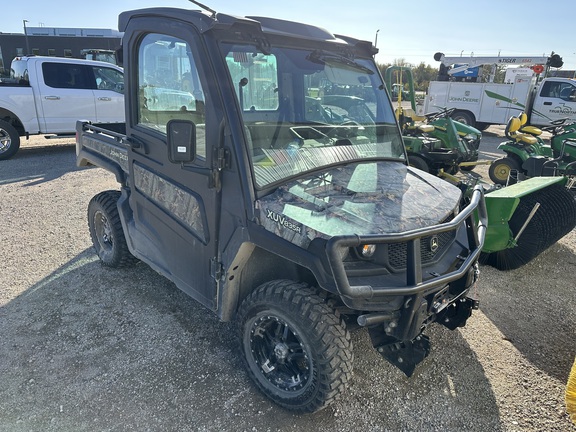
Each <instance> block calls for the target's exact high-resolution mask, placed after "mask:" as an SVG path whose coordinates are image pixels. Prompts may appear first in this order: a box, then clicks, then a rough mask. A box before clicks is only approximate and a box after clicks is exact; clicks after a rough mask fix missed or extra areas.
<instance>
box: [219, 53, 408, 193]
mask: <svg viewBox="0 0 576 432" xmlns="http://www.w3.org/2000/svg"><path fill="white" fill-rule="evenodd" d="M222 49H223V51H224V52H223V54H224V55H225V56H226V64H227V66H228V70H229V72H230V76H231V78H232V82H233V83H234V87H235V89H236V96H237V98H238V103H239V105H240V107H241V110H242V116H243V120H244V132H245V134H246V138H247V142H248V146H249V149H248V151H249V155H250V157H251V161H252V167H253V173H254V178H255V181H256V185H257V187H258V188H265V187H267V186H271V185H275V184H279V183H280V182H283V181H285V180H286V179H288V178H292V177H295V176H298V175H301V174H302V173H305V172H311V171H315V170H318V169H321V168H323V167H328V166H335V165H342V164H347V163H349V162H356V161H364V160H375V159H380V160H382V159H386V160H402V161H404V160H405V153H404V148H403V145H402V140H401V137H400V135H399V132H398V129H397V127H396V122H395V117H394V113H393V111H392V108H391V105H390V103H389V101H388V99H387V97H386V93H385V91H384V90H382V88H383V85H382V80H381V78H380V75H379V74H378V71H377V70H376V67H375V65H374V62H373V60H372V59H351V58H348V57H345V56H342V55H340V54H337V53H334V52H329V51H322V50H303V49H288V48H271V49H270V52H269V53H263V52H261V51H259V50H257V49H256V48H255V47H253V46H250V47H249V46H242V45H230V44H223V45H222Z"/></svg>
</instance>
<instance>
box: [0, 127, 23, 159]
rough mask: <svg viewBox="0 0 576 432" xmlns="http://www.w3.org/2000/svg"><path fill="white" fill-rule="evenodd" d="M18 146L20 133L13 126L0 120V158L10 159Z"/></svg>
mask: <svg viewBox="0 0 576 432" xmlns="http://www.w3.org/2000/svg"><path fill="white" fill-rule="evenodd" d="M19 148H20V135H18V131H17V130H16V128H15V127H14V126H12V125H11V124H10V123H8V122H7V121H4V120H0V160H3V159H10V158H11V157H12V156H14V155H15V154H16V152H17V151H18V149H19Z"/></svg>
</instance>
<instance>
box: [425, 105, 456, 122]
mask: <svg viewBox="0 0 576 432" xmlns="http://www.w3.org/2000/svg"><path fill="white" fill-rule="evenodd" d="M454 111H456V108H443V109H442V110H440V111H438V112H434V113H430V114H425V116H426V119H427V120H428V122H432V121H434V120H438V119H439V118H444V117H451V116H452V114H453V113H454Z"/></svg>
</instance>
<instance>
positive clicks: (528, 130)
mask: <svg viewBox="0 0 576 432" xmlns="http://www.w3.org/2000/svg"><path fill="white" fill-rule="evenodd" d="M520 132H523V133H527V134H530V135H534V136H538V135H542V129H540V128H537V127H536V126H523V127H522V128H521V129H520Z"/></svg>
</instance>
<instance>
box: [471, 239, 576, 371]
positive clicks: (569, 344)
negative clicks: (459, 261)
mask: <svg viewBox="0 0 576 432" xmlns="http://www.w3.org/2000/svg"><path fill="white" fill-rule="evenodd" d="M482 273H483V276H484V275H485V276H486V277H487V278H490V279H491V280H493V281H494V283H490V284H482V276H481V287H482V288H481V289H482V294H481V302H480V309H481V310H482V312H483V313H484V314H485V315H486V316H487V317H488V318H489V319H490V320H491V321H492V322H493V323H494V324H495V325H496V326H497V327H498V329H499V330H500V331H501V332H502V333H503V334H504V336H505V338H506V339H507V340H509V341H510V342H511V343H512V344H513V345H514V346H515V347H516V349H518V351H520V352H521V353H522V354H523V356H524V357H525V358H526V359H527V360H529V361H530V362H531V363H532V364H533V365H534V366H535V367H537V368H538V369H540V370H542V371H544V372H545V373H547V374H549V375H551V376H553V377H555V378H557V379H559V380H560V381H561V382H566V380H567V377H568V374H569V372H570V368H571V367H572V363H573V361H574V356H575V355H576V307H575V305H576V289H575V288H574V285H573V282H571V281H573V280H574V275H575V274H576V255H575V254H574V253H573V252H572V251H571V250H570V249H568V248H567V247H565V246H563V245H562V244H559V243H557V244H555V245H553V246H552V247H550V248H549V249H548V250H546V251H545V252H544V253H542V254H541V255H540V256H538V257H537V258H536V259H534V260H533V261H531V262H530V263H528V264H527V265H525V266H523V267H521V268H519V269H517V270H512V271H508V272H500V271H498V270H495V269H494V268H491V267H483V268H482ZM498 281H501V283H498Z"/></svg>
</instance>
